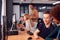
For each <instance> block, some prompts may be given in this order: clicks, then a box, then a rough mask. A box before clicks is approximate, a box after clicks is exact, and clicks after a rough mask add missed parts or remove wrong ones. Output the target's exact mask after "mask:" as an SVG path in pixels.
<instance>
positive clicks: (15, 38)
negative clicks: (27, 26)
mask: <svg viewBox="0 0 60 40" xmlns="http://www.w3.org/2000/svg"><path fill="white" fill-rule="evenodd" d="M19 32H20V33H19V34H18V35H11V36H8V40H28V38H29V37H32V40H44V39H43V38H39V39H35V38H34V36H33V35H32V36H31V35H29V34H27V33H26V32H25V31H23V32H22V31H19Z"/></svg>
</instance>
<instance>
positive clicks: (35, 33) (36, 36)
mask: <svg viewBox="0 0 60 40" xmlns="http://www.w3.org/2000/svg"><path fill="white" fill-rule="evenodd" d="M38 32H40V31H39V30H38V29H37V30H36V31H35V32H34V37H35V38H38V35H37V34H38Z"/></svg>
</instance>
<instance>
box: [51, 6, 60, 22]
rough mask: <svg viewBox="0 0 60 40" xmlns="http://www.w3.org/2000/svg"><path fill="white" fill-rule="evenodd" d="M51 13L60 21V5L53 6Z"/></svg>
mask: <svg viewBox="0 0 60 40" xmlns="http://www.w3.org/2000/svg"><path fill="white" fill-rule="evenodd" d="M50 14H51V15H52V16H53V17H54V18H56V19H57V20H58V21H60V5H56V6H55V7H53V8H52V9H51V11H50Z"/></svg>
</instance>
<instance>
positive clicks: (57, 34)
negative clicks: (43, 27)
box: [45, 5, 60, 40]
mask: <svg viewBox="0 0 60 40" xmlns="http://www.w3.org/2000/svg"><path fill="white" fill-rule="evenodd" d="M50 13H51V15H52V17H53V20H54V22H55V24H56V25H57V27H56V28H55V29H54V30H53V32H51V34H50V35H49V36H48V37H47V38H46V39H45V40H60V5H56V6H55V7H54V8H52V9H51V11H50Z"/></svg>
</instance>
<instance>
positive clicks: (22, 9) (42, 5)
mask: <svg viewBox="0 0 60 40" xmlns="http://www.w3.org/2000/svg"><path fill="white" fill-rule="evenodd" d="M59 2H60V0H0V35H1V34H2V35H1V36H0V40H6V39H5V36H7V34H9V32H10V30H11V28H12V31H13V30H17V29H16V28H15V26H14V25H13V22H17V23H18V21H19V18H20V17H21V16H23V15H24V14H28V13H29V11H30V8H29V4H31V3H32V4H34V7H35V8H36V9H37V10H38V13H39V18H42V17H43V11H45V10H50V9H51V8H52V7H54V6H55V4H56V3H59ZM14 15H15V16H14ZM13 16H14V17H15V18H13ZM13 19H14V20H13ZM13 26H14V27H13Z"/></svg>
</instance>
